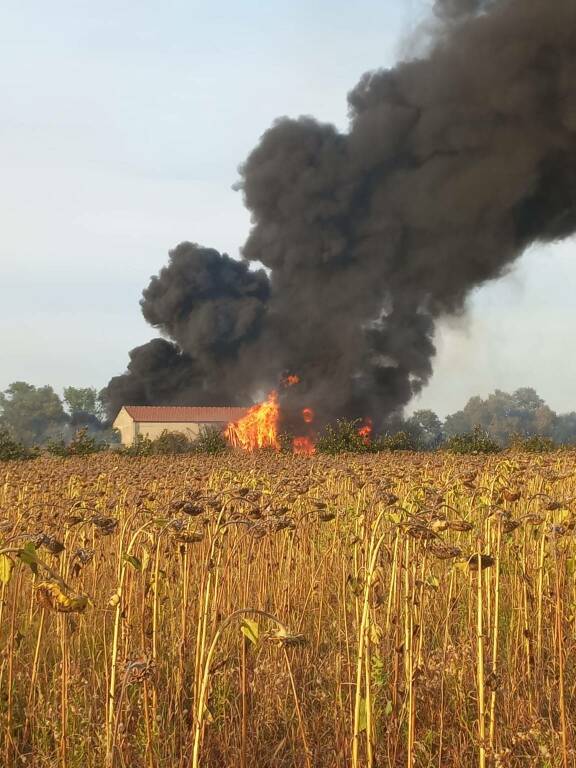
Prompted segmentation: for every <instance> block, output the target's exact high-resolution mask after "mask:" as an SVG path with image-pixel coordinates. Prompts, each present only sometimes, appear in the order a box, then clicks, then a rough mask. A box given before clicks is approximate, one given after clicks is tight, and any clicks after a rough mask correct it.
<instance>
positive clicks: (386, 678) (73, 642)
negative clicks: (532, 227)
mask: <svg viewBox="0 0 576 768" xmlns="http://www.w3.org/2000/svg"><path fill="white" fill-rule="evenodd" d="M575 461H576V455H575V454H574V453H569V452H561V453H558V454H554V455H544V456H533V455H532V456H528V455H524V454H513V455H507V456H506V455H500V456H491V457H484V456H467V457H458V458H457V457H453V456H449V455H446V454H441V453H439V454H408V453H400V454H379V455H371V456H339V457H329V456H315V457H313V458H310V457H301V456H286V455H280V454H275V453H266V452H264V453H261V454H255V455H235V454H232V455H224V456H217V457H206V456H205V457H201V456H193V457H190V456H186V457H171V458H169V457H145V458H129V457H125V456H115V455H110V454H102V455H96V456H92V457H89V458H82V459H81V458H70V459H66V460H61V459H49V458H43V459H38V460H36V461H34V462H11V463H6V464H3V465H0V552H2V553H3V554H0V598H1V602H0V643H1V645H0V648H1V655H0V762H2V764H4V765H6V766H13V765H27V766H38V767H42V768H44V767H46V768H48V767H51V766H56V765H59V766H66V767H67V768H74V767H75V766H82V768H101V766H106V765H108V766H115V767H116V766H117V767H118V768H119V767H120V766H130V768H136V767H137V766H143V767H146V768H153V767H154V768H156V767H157V768H160V766H170V767H171V768H172V767H174V768H175V767H177V766H182V768H184V766H186V768H187V767H188V766H192V768H197V767H198V766H200V765H202V766H203V767H204V766H205V767H206V768H208V767H212V766H214V767H216V766H235V767H236V766H238V767H239V768H256V766H258V768H262V767H263V766H279V767H281V768H282V767H284V766H286V768H288V767H292V766H294V767H296V766H298V768H299V767H300V766H308V767H309V768H311V767H312V766H313V767H314V768H323V767H325V768H348V766H351V768H359V767H360V766H372V767H373V768H376V766H390V767H392V766H406V767H407V768H416V767H422V768H423V767H424V766H439V767H440V768H442V767H443V766H472V765H479V766H484V765H486V766H526V765H530V766H542V768H545V767H549V768H552V767H553V766H568V765H573V764H574V761H575V755H574V751H573V749H574V721H573V716H572V715H571V713H572V712H573V711H574V707H575V704H576V702H575V701H574V697H575V690H576V667H575V655H574V652H575V637H576V633H575V630H576V610H575V606H576V584H575V579H574V574H575V566H576V560H575V548H574V526H575V520H576V518H575V516H574V514H573V511H572V510H573V508H574V504H575V499H576V468H575Z"/></svg>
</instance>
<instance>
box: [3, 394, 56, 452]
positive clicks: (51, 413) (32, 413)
mask: <svg viewBox="0 0 576 768" xmlns="http://www.w3.org/2000/svg"><path fill="white" fill-rule="evenodd" d="M0 421H1V422H2V424H3V425H4V426H6V427H8V428H9V429H10V431H11V432H12V434H13V435H14V436H15V437H16V438H17V439H18V440H20V441H21V442H23V443H25V444H27V445H31V444H33V443H38V442H42V441H43V440H45V439H46V438H47V437H49V436H50V435H51V434H54V433H55V432H57V431H58V430H59V429H61V428H62V426H63V425H64V424H65V423H66V421H67V416H66V414H65V412H64V408H63V407H62V402H61V400H60V398H59V397H58V395H57V394H56V392H54V390H53V389H52V387H48V386H46V387H35V386H33V385H32V384H27V383H26V382H25V381H15V382H13V383H12V384H10V386H9V387H8V389H6V390H5V391H4V392H0Z"/></svg>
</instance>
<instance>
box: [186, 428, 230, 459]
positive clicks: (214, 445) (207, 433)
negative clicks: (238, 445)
mask: <svg viewBox="0 0 576 768" xmlns="http://www.w3.org/2000/svg"><path fill="white" fill-rule="evenodd" d="M229 447H230V446H229V444H228V441H227V440H226V438H225V437H224V435H223V434H222V431H221V430H220V429H218V428H217V427H202V428H201V429H200V434H199V435H198V437H197V438H196V440H194V442H193V448H194V450H195V451H197V452H198V453H210V454H217V453H224V451H227V450H228V449H229Z"/></svg>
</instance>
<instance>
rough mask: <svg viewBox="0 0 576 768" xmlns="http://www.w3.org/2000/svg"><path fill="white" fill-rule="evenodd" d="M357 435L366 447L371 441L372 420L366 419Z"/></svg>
mask: <svg viewBox="0 0 576 768" xmlns="http://www.w3.org/2000/svg"><path fill="white" fill-rule="evenodd" d="M358 434H359V435H360V437H361V438H362V440H363V442H364V443H365V444H366V445H368V443H369V442H370V440H371V439H372V419H366V424H364V426H363V427H360V429H359V430H358Z"/></svg>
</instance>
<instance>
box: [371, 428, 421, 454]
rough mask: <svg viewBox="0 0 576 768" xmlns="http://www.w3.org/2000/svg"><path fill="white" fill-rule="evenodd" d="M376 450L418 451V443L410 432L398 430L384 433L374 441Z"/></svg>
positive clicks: (373, 448)
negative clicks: (388, 433)
mask: <svg viewBox="0 0 576 768" xmlns="http://www.w3.org/2000/svg"><path fill="white" fill-rule="evenodd" d="M372 450H374V451H416V450H418V445H417V442H416V439H415V438H414V436H413V435H411V434H410V433H409V432H396V433H395V434H392V435H383V436H382V437H379V438H377V439H376V440H375V441H374V444H373V447H372Z"/></svg>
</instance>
